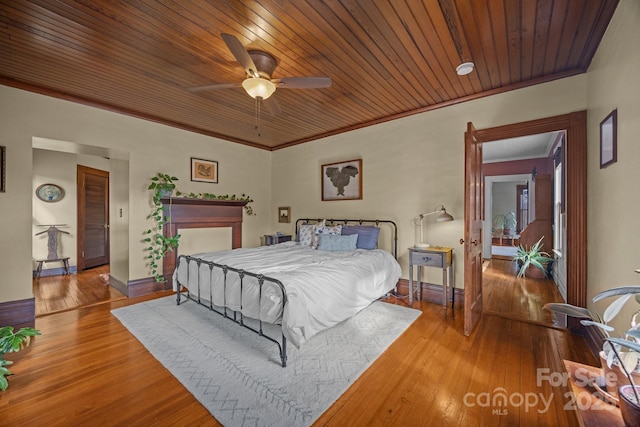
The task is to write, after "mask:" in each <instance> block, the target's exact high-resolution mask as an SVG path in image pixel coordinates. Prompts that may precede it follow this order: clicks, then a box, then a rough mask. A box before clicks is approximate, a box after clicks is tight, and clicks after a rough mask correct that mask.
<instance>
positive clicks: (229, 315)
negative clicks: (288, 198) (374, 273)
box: [176, 218, 398, 368]
mask: <svg viewBox="0 0 640 427" xmlns="http://www.w3.org/2000/svg"><path fill="white" fill-rule="evenodd" d="M314 221H315V222H316V223H317V222H320V221H322V219H313V218H301V219H298V220H297V221H296V235H297V234H298V231H299V227H300V225H302V224H309V223H311V222H314ZM325 223H328V224H329V225H348V224H358V225H365V224H375V225H376V227H377V226H379V224H390V225H391V226H392V229H393V256H394V258H396V259H397V258H398V254H397V252H398V226H397V225H396V223H395V222H393V221H390V220H378V219H376V220H363V219H357V220H355V219H327V220H325ZM183 262H186V263H187V283H189V272H190V269H189V264H190V263H192V262H195V263H196V264H197V266H198V269H197V271H198V273H199V272H200V268H201V267H202V266H203V265H204V266H205V268H207V267H208V268H209V274H210V276H209V277H213V272H214V270H220V271H222V274H223V285H222V286H223V295H224V307H218V306H216V305H214V304H213V302H211V301H206V300H204V299H202V298H201V297H200V293H201V292H200V291H201V284H200V280H199V279H198V283H197V292H196V293H195V294H194V293H193V292H192V289H191V288H189V289H186V292H185V291H181V285H180V283H179V282H178V283H177V288H178V291H177V292H176V303H177V305H180V304H181V303H182V302H186V301H183V300H182V297H183V296H184V297H186V298H187V300H191V301H194V302H195V303H197V304H199V305H201V306H203V307H207V308H208V309H209V310H211V311H213V312H215V313H218V314H220V315H221V316H222V317H224V318H225V319H229V320H231V321H233V322H235V323H236V324H238V325H240V326H242V327H244V328H246V329H248V330H250V331H252V332H254V333H256V334H258V335H259V336H261V337H263V338H265V339H267V340H269V341H271V342H273V343H275V344H276V345H277V346H278V350H279V352H280V361H281V365H282V367H283V368H284V367H286V366H287V338H286V337H285V336H284V332H283V333H282V336H281V337H280V341H279V340H278V339H276V338H274V337H271V336H269V335H267V334H265V333H264V330H263V324H264V323H268V322H263V321H262V320H260V319H254V318H250V317H249V319H251V320H254V321H255V322H257V325H258V326H257V328H254V327H252V326H251V325H248V324H247V323H245V317H246V316H244V315H243V314H242V312H241V311H235V310H232V309H230V308H228V307H227V301H226V299H227V277H228V275H229V274H235V275H237V276H238V278H239V279H240V310H242V307H243V300H242V299H243V295H244V293H243V289H244V287H245V285H246V286H255V283H253V282H249V283H245V281H244V278H245V277H247V276H249V277H253V278H255V279H257V286H258V288H259V289H258V313H261V308H262V307H261V303H262V289H263V286H264V285H265V283H272V284H274V285H276V287H277V288H278V289H279V290H280V292H281V293H282V306H281V307H280V313H279V316H280V318H282V315H283V314H284V307H285V305H286V304H287V302H288V298H287V291H286V289H285V287H284V285H283V284H282V282H281V281H279V280H277V279H274V278H272V277H268V276H265V275H263V274H256V273H252V272H250V271H246V270H243V269H239V268H234V267H230V266H228V265H223V264H217V263H215V262H212V261H205V260H203V259H200V258H196V257H192V256H188V255H180V256H179V257H178V262H177V265H176V270H177V269H178V268H179V267H180V265H181V264H182V263H183ZM212 282H213V281H212V280H210V281H209V295H210V296H212V295H213V289H212V287H213V283H212ZM211 299H213V298H212V297H211ZM258 317H259V316H258ZM251 323H253V322H251Z"/></svg>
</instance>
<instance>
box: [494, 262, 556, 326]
mask: <svg viewBox="0 0 640 427" xmlns="http://www.w3.org/2000/svg"><path fill="white" fill-rule="evenodd" d="M485 263H488V266H487V268H486V269H485V271H484V273H483V275H482V280H483V301H482V304H483V308H484V313H485V314H493V315H496V316H502V317H507V318H510V319H516V320H522V321H530V322H533V323H541V324H543V325H547V326H553V324H554V323H553V316H552V314H551V313H550V312H548V311H546V310H543V309H542V307H543V306H544V305H545V304H546V303H548V302H564V301H563V299H562V295H560V291H558V287H557V286H556V284H555V283H554V282H553V280H549V279H528V278H517V277H516V274H517V269H516V264H515V263H514V262H513V260H501V259H491V260H488V261H485Z"/></svg>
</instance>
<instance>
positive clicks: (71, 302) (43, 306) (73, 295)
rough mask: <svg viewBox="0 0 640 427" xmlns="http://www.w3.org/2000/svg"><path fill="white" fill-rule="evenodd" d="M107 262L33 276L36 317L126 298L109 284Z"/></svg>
mask: <svg viewBox="0 0 640 427" xmlns="http://www.w3.org/2000/svg"><path fill="white" fill-rule="evenodd" d="M108 280H109V266H108V265H103V266H100V267H95V268H91V269H89V270H85V271H81V272H79V273H77V274H68V275H61V276H46V277H41V278H40V279H33V295H34V296H35V300H36V317H38V316H44V315H46V314H51V313H57V312H60V311H65V310H72V309H74V308H78V307H85V306H90V305H93V304H100V303H104V302H107V301H114V300H118V299H124V298H126V296H125V295H123V294H122V293H121V292H119V291H117V290H116V289H115V288H113V287H112V286H109V285H108V283H107V282H108Z"/></svg>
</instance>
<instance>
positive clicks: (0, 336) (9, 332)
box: [0, 326, 40, 391]
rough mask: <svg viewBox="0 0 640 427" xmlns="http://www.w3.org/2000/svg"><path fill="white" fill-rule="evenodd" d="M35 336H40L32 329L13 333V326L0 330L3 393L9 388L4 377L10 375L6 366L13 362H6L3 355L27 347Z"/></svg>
mask: <svg viewBox="0 0 640 427" xmlns="http://www.w3.org/2000/svg"><path fill="white" fill-rule="evenodd" d="M36 335H40V331H38V330H36V329H33V328H20V329H19V330H18V331H17V332H13V326H5V327H2V328H0V390H2V391H5V390H6V389H7V387H9V381H8V380H7V378H6V377H7V376H8V375H12V374H11V372H10V371H9V369H7V366H8V365H11V364H12V363H13V362H12V361H10V360H6V359H5V358H4V355H5V354H7V353H15V352H16V351H20V350H22V349H23V348H25V347H27V346H29V343H30V342H31V337H33V336H36Z"/></svg>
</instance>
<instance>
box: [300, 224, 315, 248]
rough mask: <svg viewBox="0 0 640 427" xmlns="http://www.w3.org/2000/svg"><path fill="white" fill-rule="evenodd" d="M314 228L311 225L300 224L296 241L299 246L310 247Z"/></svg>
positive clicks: (313, 236)
mask: <svg viewBox="0 0 640 427" xmlns="http://www.w3.org/2000/svg"><path fill="white" fill-rule="evenodd" d="M314 228H315V226H314V225H313V224H302V225H301V226H300V230H298V241H299V242H300V244H301V245H304V246H311V244H312V243H313V240H314V238H315V233H314V231H313V230H314Z"/></svg>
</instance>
